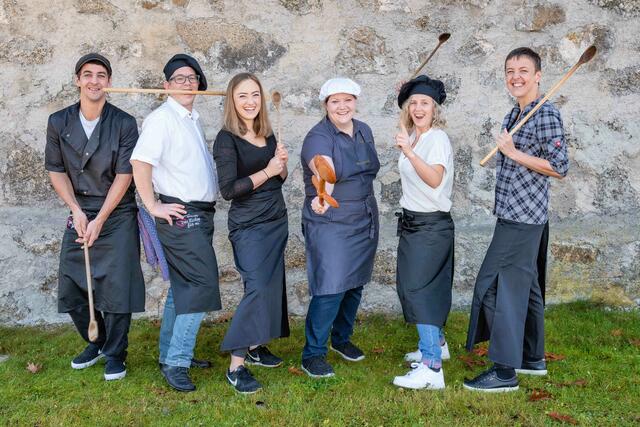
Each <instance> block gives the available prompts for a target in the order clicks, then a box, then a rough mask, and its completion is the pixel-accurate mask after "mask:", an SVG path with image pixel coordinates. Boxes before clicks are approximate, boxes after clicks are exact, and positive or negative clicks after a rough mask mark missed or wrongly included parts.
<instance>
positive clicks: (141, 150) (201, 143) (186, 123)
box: [131, 97, 218, 202]
mask: <svg viewBox="0 0 640 427" xmlns="http://www.w3.org/2000/svg"><path fill="white" fill-rule="evenodd" d="M199 117H200V115H199V114H198V112H197V111H195V110H193V111H192V112H189V110H187V109H186V108H184V107H183V106H182V105H180V104H179V103H178V102H177V101H176V100H174V99H173V98H172V97H169V98H168V99H167V102H165V103H164V104H162V105H161V106H160V107H158V108H156V109H155V110H154V111H153V112H151V114H149V115H148V116H147V118H146V119H145V120H144V122H143V123H142V132H141V133H140V138H139V139H138V143H137V144H136V147H135V148H134V150H133V154H132V155H131V160H139V161H141V162H145V163H149V164H150V165H152V166H153V169H152V181H153V189H154V190H155V191H156V193H159V194H163V195H165V196H171V197H177V198H178V199H180V200H182V201H184V202H193V201H196V202H212V201H214V200H215V199H216V196H217V194H218V178H217V175H216V170H215V163H214V161H213V157H212V156H211V153H209V150H208V148H207V145H206V142H205V139H204V136H203V132H202V129H201V128H200V124H199V122H198V118H199Z"/></svg>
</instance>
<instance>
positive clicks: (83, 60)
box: [76, 52, 111, 77]
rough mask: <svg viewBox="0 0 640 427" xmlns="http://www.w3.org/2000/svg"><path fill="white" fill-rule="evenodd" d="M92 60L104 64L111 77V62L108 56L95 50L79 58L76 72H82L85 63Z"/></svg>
mask: <svg viewBox="0 0 640 427" xmlns="http://www.w3.org/2000/svg"><path fill="white" fill-rule="evenodd" d="M92 61H97V62H99V63H101V64H102V65H104V67H105V68H106V69H107V74H108V75H109V77H111V63H110V62H109V60H108V59H107V58H105V57H104V56H102V55H100V54H99V53H95V52H91V53H87V54H86V55H84V56H82V57H81V58H80V59H78V62H76V74H78V73H79V72H80V70H81V69H82V66H83V65H84V64H86V63H88V62H92Z"/></svg>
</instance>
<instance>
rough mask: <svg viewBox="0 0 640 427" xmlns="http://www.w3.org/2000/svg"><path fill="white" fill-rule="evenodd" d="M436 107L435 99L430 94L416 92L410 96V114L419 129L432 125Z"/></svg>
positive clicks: (425, 128)
mask: <svg viewBox="0 0 640 427" xmlns="http://www.w3.org/2000/svg"><path fill="white" fill-rule="evenodd" d="M435 108H436V105H435V101H434V100H433V98H431V97H430V96H429V95H423V94H415V95H411V97H410V98H409V116H410V117H411V120H412V121H413V124H414V126H415V127H416V128H417V129H418V130H421V131H425V130H427V129H429V128H430V127H431V124H432V123H433V116H434V112H435Z"/></svg>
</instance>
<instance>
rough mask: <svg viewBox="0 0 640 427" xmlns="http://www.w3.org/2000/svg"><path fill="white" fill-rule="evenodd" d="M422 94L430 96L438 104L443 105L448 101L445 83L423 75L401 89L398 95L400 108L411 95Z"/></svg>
mask: <svg viewBox="0 0 640 427" xmlns="http://www.w3.org/2000/svg"><path fill="white" fill-rule="evenodd" d="M415 94H421V95H429V96H430V97H431V98H433V100H434V101H436V102H437V103H438V104H442V103H443V102H444V100H445V99H447V93H446V92H445V90H444V83H442V82H441V81H440V80H434V79H430V78H429V77H428V76H425V75H422V76H418V77H416V78H415V79H411V80H409V81H408V82H406V83H405V84H403V85H402V87H401V88H400V93H398V106H399V107H400V108H402V105H403V104H404V103H405V101H406V100H407V99H409V97H410V96H411V95H415Z"/></svg>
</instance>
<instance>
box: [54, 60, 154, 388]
mask: <svg viewBox="0 0 640 427" xmlns="http://www.w3.org/2000/svg"><path fill="white" fill-rule="evenodd" d="M74 81H75V84H76V86H77V87H78V89H79V98H80V99H79V102H77V103H75V104H73V105H71V106H69V107H67V108H64V109H62V110H60V111H58V112H55V113H53V114H52V115H51V116H49V123H48V126H47V143H46V147H45V169H46V170H47V171H48V172H49V177H50V179H51V184H52V185H53V188H54V190H55V191H56V193H57V194H58V196H59V197H60V199H62V201H64V202H65V204H66V205H67V206H68V207H69V210H70V211H71V212H70V213H71V215H70V216H69V217H68V218H67V226H66V229H65V232H64V236H63V238H62V245H61V248H60V267H59V270H58V311H60V312H61V313H69V315H70V316H71V319H72V320H73V323H74V324H75V326H76V328H77V329H78V332H79V333H80V335H81V336H82V338H83V339H84V340H85V341H86V342H87V346H86V348H85V349H84V351H82V353H80V354H79V355H78V356H76V357H75V358H74V359H73V360H72V361H71V367H72V368H73V369H85V368H88V367H90V366H92V365H94V364H96V362H98V361H99V360H100V359H102V358H105V359H106V364H105V369H104V379H105V380H107V381H110V380H117V379H121V378H124V377H125V375H126V374H127V371H126V368H125V359H126V357H127V347H128V338H127V337H128V333H129V326H130V324H131V313H135V312H141V311H144V298H145V292H144V278H143V276H142V269H141V268H140V240H139V238H138V223H137V221H136V214H137V212H138V207H137V205H136V198H135V188H134V186H133V183H132V169H131V164H130V163H129V158H130V157H131V152H132V150H133V147H134V146H135V144H136V141H137V140H138V125H137V124H136V119H135V118H133V117H132V116H131V115H129V114H127V113H125V112H124V111H122V110H120V109H119V108H117V107H115V106H113V105H112V104H110V103H109V102H107V96H106V93H105V92H104V90H103V89H104V88H107V87H110V86H111V64H110V63H109V60H108V59H107V58H105V57H104V56H102V55H100V54H98V53H89V54H86V55H84V56H83V57H81V58H80V59H79V60H78V62H77V63H76V66H75V78H74ZM85 244H87V245H88V246H89V247H90V250H89V252H90V254H91V256H90V258H91V270H92V273H93V277H92V283H93V288H94V294H95V295H94V300H95V317H96V321H97V323H98V338H97V339H96V340H95V341H94V342H91V341H90V340H89V335H88V327H89V319H90V313H89V302H88V301H89V300H88V294H87V280H86V276H85V260H84V255H83V249H82V246H83V245H85Z"/></svg>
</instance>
